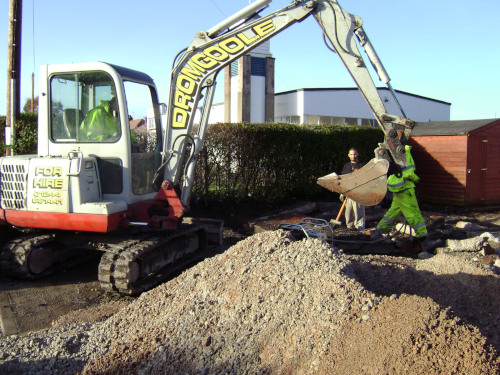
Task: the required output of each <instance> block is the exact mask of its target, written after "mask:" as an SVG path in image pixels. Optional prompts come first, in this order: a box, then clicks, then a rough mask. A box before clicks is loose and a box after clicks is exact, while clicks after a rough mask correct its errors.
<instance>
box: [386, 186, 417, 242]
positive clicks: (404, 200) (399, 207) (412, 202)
mask: <svg viewBox="0 0 500 375" xmlns="http://www.w3.org/2000/svg"><path fill="white" fill-rule="evenodd" d="M401 215H403V216H404V217H405V219H406V221H407V222H408V224H409V225H410V226H411V227H412V228H413V230H414V231H415V234H416V235H417V237H423V236H425V235H427V227H426V226H425V220H424V218H423V217H422V213H421V212H420V208H419V207H418V202H417V197H416V196H415V189H414V188H410V189H407V190H404V191H402V192H398V193H393V195H392V204H391V207H390V208H389V210H388V211H387V212H386V213H385V215H384V217H383V218H382V220H380V222H379V223H378V225H377V230H378V231H379V232H380V233H387V232H389V231H390V230H391V229H392V228H393V227H394V226H395V225H396V220H398V218H399V217H400V216H401Z"/></svg>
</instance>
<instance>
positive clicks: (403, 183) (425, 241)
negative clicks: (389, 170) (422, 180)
mask: <svg viewBox="0 0 500 375" xmlns="http://www.w3.org/2000/svg"><path fill="white" fill-rule="evenodd" d="M410 151H411V146H408V145H406V146H405V152H406V168H404V169H403V170H402V171H401V172H400V173H395V174H391V175H390V176H389V177H388V178H387V188H388V189H389V191H390V192H392V193H393V198H392V204H391V207H390V208H389V210H388V211H387V212H386V213H385V215H384V217H383V218H382V220H380V222H379V223H378V225H377V230H376V231H375V232H373V233H372V236H371V239H372V240H379V239H382V238H383V236H382V234H386V233H388V232H390V231H391V229H392V228H393V226H394V225H395V224H396V220H398V218H399V217H400V216H401V215H403V216H404V217H405V219H406V221H407V222H408V224H409V225H410V226H411V227H412V228H413V230H414V231H415V234H416V236H417V238H418V239H419V240H420V243H421V246H422V250H423V251H429V250H432V249H433V248H435V247H436V246H438V245H439V243H440V241H432V240H430V239H429V238H428V236H427V227H426V225H425V220H424V218H423V217H422V213H421V212H420V208H419V207H418V202H417V197H416V196H415V182H417V181H418V180H419V177H418V176H417V175H416V174H415V162H414V161H413V157H412V156H411V153H410Z"/></svg>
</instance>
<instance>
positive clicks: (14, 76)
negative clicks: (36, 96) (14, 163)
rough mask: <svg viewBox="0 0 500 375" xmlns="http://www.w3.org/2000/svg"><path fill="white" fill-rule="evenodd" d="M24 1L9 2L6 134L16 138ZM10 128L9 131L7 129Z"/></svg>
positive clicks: (8, 151) (7, 153)
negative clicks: (15, 126) (15, 125)
mask: <svg viewBox="0 0 500 375" xmlns="http://www.w3.org/2000/svg"><path fill="white" fill-rule="evenodd" d="M22 8H23V2H22V0H10V2H9V37H8V46H9V47H8V49H9V51H8V54H7V108H6V109H7V111H6V112H7V113H6V119H5V120H6V124H5V133H6V135H10V137H12V138H13V137H14V122H15V121H16V120H17V118H18V117H19V113H20V112H21V111H20V98H21V97H20V94H21V92H20V91H21V90H20V83H21V26H22ZM7 128H8V129H7ZM5 154H6V155H11V149H10V148H6V151H5Z"/></svg>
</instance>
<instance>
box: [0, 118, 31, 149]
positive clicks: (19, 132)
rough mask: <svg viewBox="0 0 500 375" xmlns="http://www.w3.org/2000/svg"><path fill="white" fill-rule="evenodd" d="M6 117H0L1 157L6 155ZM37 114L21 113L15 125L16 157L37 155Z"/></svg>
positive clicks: (13, 143)
mask: <svg viewBox="0 0 500 375" xmlns="http://www.w3.org/2000/svg"><path fill="white" fill-rule="evenodd" d="M5 121H6V119H5V116H0V135H1V136H0V156H3V155H5V150H6V146H5V123H6V122H5ZM37 123H38V120H37V114H36V113H21V114H20V115H19V118H18V119H17V120H16V122H15V123H14V128H15V131H16V135H15V139H14V141H13V142H12V146H11V147H12V150H13V153H14V155H27V154H36V147H37V136H38V130H37Z"/></svg>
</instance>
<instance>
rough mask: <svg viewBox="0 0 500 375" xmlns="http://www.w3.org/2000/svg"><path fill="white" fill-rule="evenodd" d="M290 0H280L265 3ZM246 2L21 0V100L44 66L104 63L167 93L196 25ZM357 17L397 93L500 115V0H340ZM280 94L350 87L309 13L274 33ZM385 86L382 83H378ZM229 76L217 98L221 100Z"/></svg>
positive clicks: (2, 23) (4, 27)
mask: <svg viewBox="0 0 500 375" xmlns="http://www.w3.org/2000/svg"><path fill="white" fill-rule="evenodd" d="M290 2H291V0H288V1H287V0H274V1H273V2H272V3H271V6H270V7H269V8H268V9H267V10H265V11H264V13H265V14H267V13H268V12H270V11H273V10H277V9H279V8H281V7H283V6H285V5H287V4H289V3H290ZM248 3H249V0H182V1H169V0H166V1H165V0H121V1H119V0H85V1H75V0H43V1H40V0H38V1H37V0H24V1H23V30H22V33H23V39H22V68H21V103H22V104H24V103H25V101H26V100H27V99H28V98H29V97H31V73H32V72H34V73H35V95H37V90H38V70H39V67H40V65H43V64H57V63H68V62H86V61H106V62H109V63H113V64H117V65H122V66H125V67H128V68H132V69H136V70H140V71H144V72H145V73H148V74H149V75H150V76H151V77H153V79H154V80H155V82H156V85H157V87H158V91H159V94H160V100H162V101H166V100H167V95H168V89H169V77H170V69H171V66H172V61H173V59H174V57H175V55H176V54H177V52H178V51H180V50H181V49H182V48H184V47H187V46H188V45H189V44H190V43H191V40H192V39H193V37H194V35H195V33H196V32H197V31H198V30H207V29H209V28H210V27H211V26H213V25H215V24H217V23H218V22H220V21H222V20H223V19H225V18H226V17H228V16H230V15H232V14H233V13H235V12H237V11H238V10H240V9H241V8H243V7H245V6H246V5H248ZM340 4H341V5H342V6H343V8H344V9H345V10H347V11H348V12H350V13H353V14H356V15H358V16H360V17H361V18H362V19H363V21H364V29H365V31H366V33H367V34H368V36H369V37H370V40H371V41H372V43H373V45H374V46H375V48H376V50H377V52H378V54H379V56H380V58H381V60H382V62H383V63H384V65H385V67H386V69H387V71H388V73H389V75H390V77H391V79H392V81H391V84H392V86H393V87H394V88H395V89H397V90H401V91H406V92H409V93H412V94H416V95H421V96H425V97H429V98H432V99H437V100H442V101H445V102H449V103H451V104H452V106H451V120H470V119H484V118H498V117H500V69H499V61H500V43H499V42H498V38H499V35H500V33H499V31H498V25H499V24H500V0H476V1H474V2H472V1H470V0H469V1H466V0H439V1H436V0H432V1H431V0H420V1H402V0H377V1H374V0H342V1H341V3H340ZM8 10H9V1H8V0H2V1H1V4H0V14H1V15H2V16H1V17H0V46H3V47H2V49H1V50H0V114H5V112H6V110H5V97H6V87H7V82H6V77H7V73H6V71H7V67H6V65H7V32H8ZM271 53H272V54H273V56H274V57H275V58H276V65H275V67H276V73H275V74H276V76H275V90H276V92H281V91H287V90H295V89H299V88H316V87H354V86H355V84H354V81H353V80H352V78H351V77H350V76H349V74H348V73H347V71H346V70H345V68H344V67H343V66H342V65H341V63H340V60H339V58H338V57H337V56H336V55H335V54H333V53H332V52H330V51H329V50H327V48H326V47H325V45H324V43H323V40H322V36H321V30H320V28H319V27H318V26H317V24H316V21H315V20H314V19H313V18H312V17H310V18H308V19H306V20H305V21H303V22H302V23H300V24H296V25H295V26H292V28H290V29H288V30H285V31H284V32H283V33H281V34H279V35H278V36H276V37H275V38H273V39H272V40H271ZM376 84H377V85H379V86H382V83H380V82H378V81H377V82H376ZM222 89H223V75H222V74H220V75H219V77H218V90H217V93H216V97H215V100H214V101H215V102H218V101H221V100H222Z"/></svg>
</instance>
